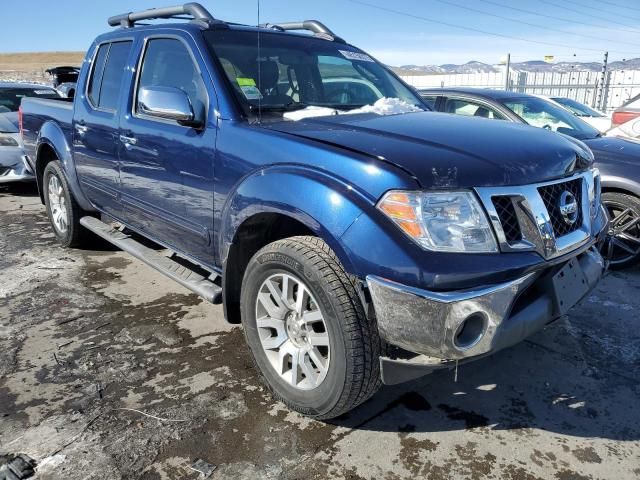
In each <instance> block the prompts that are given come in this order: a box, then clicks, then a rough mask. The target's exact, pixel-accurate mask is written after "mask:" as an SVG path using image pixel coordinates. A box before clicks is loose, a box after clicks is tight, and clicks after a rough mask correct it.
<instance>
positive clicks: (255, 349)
mask: <svg viewBox="0 0 640 480" xmlns="http://www.w3.org/2000/svg"><path fill="white" fill-rule="evenodd" d="M241 297H242V298H241V310H242V323H243V326H244V331H245V336H246V338H247V343H248V344H249V348H250V350H251V353H252V355H253V359H254V361H255V364H256V366H257V368H258V370H259V371H260V373H261V374H262V376H263V379H264V381H265V382H266V384H267V385H268V387H269V388H270V389H271V391H272V392H273V394H274V396H275V397H276V398H277V399H279V400H281V401H282V402H284V403H285V404H287V405H288V406H289V407H290V408H292V409H293V410H296V411H298V412H300V413H303V414H305V415H309V416H312V417H314V418H318V419H329V418H334V417H337V416H339V415H341V414H342V413H345V412H347V411H349V410H351V409H352V408H354V407H355V406H357V405H358V404H360V403H362V402H363V401H365V400H366V399H368V398H369V397H370V396H371V395H373V394H374V393H375V391H376V390H377V389H378V387H379V386H380V367H379V355H380V338H379V336H378V333H377V329H376V326H375V323H374V322H373V320H372V319H370V318H368V317H367V315H366V314H365V312H364V309H363V307H362V303H361V301H360V298H359V296H358V293H357V291H356V286H355V282H353V281H352V280H351V279H350V277H349V276H348V275H347V273H346V272H345V271H344V269H343V267H342V265H341V264H340V262H339V261H338V259H337V257H336V256H335V254H334V253H333V251H332V250H331V249H330V248H329V247H328V246H327V245H326V244H325V243H324V242H323V241H322V240H320V239H318V238H315V237H292V238H288V239H285V240H279V241H277V242H274V243H271V244H269V245H267V246H266V247H264V248H263V249H261V250H260V251H258V252H257V253H256V254H255V255H254V256H253V258H252V259H251V260H250V261H249V265H248V266H247V270H246V272H245V275H244V279H243V284H242V293H241Z"/></svg>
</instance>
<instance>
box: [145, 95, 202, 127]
mask: <svg viewBox="0 0 640 480" xmlns="http://www.w3.org/2000/svg"><path fill="white" fill-rule="evenodd" d="M137 103H138V105H137V111H138V112H139V113H141V114H143V115H149V116H151V117H158V118H165V119H167V120H175V121H176V122H178V123H179V124H180V125H184V126H185V127H193V128H202V127H203V125H204V123H203V122H202V120H199V119H196V116H195V114H194V113H193V107H192V105H191V102H190V101H189V97H188V96H187V94H186V93H185V92H183V91H182V90H180V89H179V88H175V87H142V88H141V89H140V91H139V92H138V101H137Z"/></svg>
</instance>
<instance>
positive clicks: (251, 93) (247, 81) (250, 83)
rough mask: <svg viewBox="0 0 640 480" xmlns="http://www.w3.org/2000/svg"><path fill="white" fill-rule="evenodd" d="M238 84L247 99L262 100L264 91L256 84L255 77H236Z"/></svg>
mask: <svg viewBox="0 0 640 480" xmlns="http://www.w3.org/2000/svg"><path fill="white" fill-rule="evenodd" d="M236 82H238V86H239V87H240V90H242V93H243V94H244V96H245V97H246V98H247V100H262V93H260V89H258V87H257V86H256V81H255V80H254V79H253V78H247V77H238V78H236Z"/></svg>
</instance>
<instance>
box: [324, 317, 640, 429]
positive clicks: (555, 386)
mask: <svg viewBox="0 0 640 480" xmlns="http://www.w3.org/2000/svg"><path fill="white" fill-rule="evenodd" d="M562 328H563V327H562V326H558V327H551V328H550V329H562ZM549 333H552V334H556V335H562V334H563V332H562V331H559V332H542V333H540V334H538V336H536V337H534V339H533V340H529V341H526V342H525V343H523V344H520V345H518V346H515V347H513V348H511V349H509V350H506V351H504V352H500V353H498V354H496V355H495V356H493V357H489V358H485V359H482V360H479V361H477V362H475V363H471V364H467V365H464V366H460V368H459V371H458V380H457V382H455V381H454V372H453V371H450V370H446V371H444V370H441V371H438V372H435V373H433V374H431V375H428V376H426V377H423V378H422V379H419V380H416V381H413V382H410V383H407V384H404V385H399V386H395V387H383V389H382V390H381V391H380V392H378V394H377V395H376V396H375V397H373V398H372V399H371V400H369V401H368V402H366V403H365V404H364V405H362V406H360V407H359V408H357V409H356V410H354V411H353V412H351V413H350V414H348V415H346V416H344V417H341V418H340V419H338V420H336V421H333V422H332V423H333V424H335V425H339V426H343V427H348V428H351V429H364V430H371V431H383V432H400V433H403V432H440V431H453V430H464V429H477V428H481V429H488V430H492V431H500V430H514V429H517V430H522V431H525V432H527V431H531V430H546V431H549V432H555V433H559V434H562V435H568V436H574V437H584V438H604V439H611V440H637V439H639V438H640V428H639V425H640V412H639V411H638V409H637V408H636V407H635V404H636V403H637V395H638V384H639V382H638V381H637V380H635V379H634V378H632V377H628V376H621V375H619V374H618V373H616V372H611V371H608V370H602V369H599V368H598V367H597V366H594V365H588V364H585V363H584V362H583V361H582V360H580V359H572V358H568V357H567V356H566V355H565V354H564V353H562V352H561V351H558V350H554V349H552V348H549V347H547V346H546V345H544V344H543V343H538V339H539V338H541V337H542V338H543V337H544V335H545V334H546V335H548V334H549Z"/></svg>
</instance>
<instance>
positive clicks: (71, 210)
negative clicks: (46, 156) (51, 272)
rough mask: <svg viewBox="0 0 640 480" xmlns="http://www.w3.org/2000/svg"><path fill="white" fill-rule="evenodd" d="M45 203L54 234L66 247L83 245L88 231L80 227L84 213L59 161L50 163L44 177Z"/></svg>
mask: <svg viewBox="0 0 640 480" xmlns="http://www.w3.org/2000/svg"><path fill="white" fill-rule="evenodd" d="M42 188H43V191H44V203H45V206H46V208H47V215H48V217H49V221H50V222H51V226H52V227H53V232H54V233H55V234H56V238H57V239H58V242H60V244H61V245H62V246H64V247H74V246H77V245H79V244H80V243H82V240H84V237H85V235H86V230H84V228H83V227H82V226H81V225H80V218H81V217H82V215H83V211H82V209H81V208H80V206H79V205H78V203H77V202H76V200H75V198H73V194H72V193H71V190H70V189H69V184H68V183H67V179H66V177H65V176H64V173H63V171H62V167H61V166H60V162H59V161H58V160H54V161H52V162H49V163H48V164H47V166H46V167H45V169H44V173H43V176H42Z"/></svg>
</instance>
